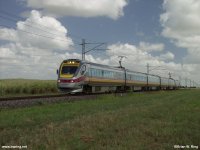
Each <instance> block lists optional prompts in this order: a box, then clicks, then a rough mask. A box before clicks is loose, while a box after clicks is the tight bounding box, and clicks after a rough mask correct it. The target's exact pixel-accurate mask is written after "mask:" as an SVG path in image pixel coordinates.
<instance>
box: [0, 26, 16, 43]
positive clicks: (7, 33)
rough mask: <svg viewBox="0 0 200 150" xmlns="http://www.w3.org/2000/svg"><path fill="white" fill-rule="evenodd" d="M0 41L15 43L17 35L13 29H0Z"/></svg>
mask: <svg viewBox="0 0 200 150" xmlns="http://www.w3.org/2000/svg"><path fill="white" fill-rule="evenodd" d="M0 33H1V34H0V40H5V41H16V40H17V35H16V31H15V30H14V29H7V28H2V27H0Z"/></svg>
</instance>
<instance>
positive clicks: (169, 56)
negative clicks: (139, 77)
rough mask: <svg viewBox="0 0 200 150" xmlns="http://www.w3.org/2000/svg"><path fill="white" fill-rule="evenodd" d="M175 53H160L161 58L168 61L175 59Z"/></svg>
mask: <svg viewBox="0 0 200 150" xmlns="http://www.w3.org/2000/svg"><path fill="white" fill-rule="evenodd" d="M174 57H175V56H174V54H173V53H171V52H167V53H165V54H161V55H160V60H164V61H168V60H173V59H174Z"/></svg>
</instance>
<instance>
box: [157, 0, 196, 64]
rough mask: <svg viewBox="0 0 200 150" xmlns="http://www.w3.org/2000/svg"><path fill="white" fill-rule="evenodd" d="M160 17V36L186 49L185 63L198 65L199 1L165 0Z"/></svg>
mask: <svg viewBox="0 0 200 150" xmlns="http://www.w3.org/2000/svg"><path fill="white" fill-rule="evenodd" d="M163 8H164V11H165V12H164V13H163V14H161V16H160V21H161V24H162V26H163V31H162V35H163V36H165V37H167V38H170V39H171V40H172V41H173V43H175V44H176V46H178V47H182V48H186V49H187V51H188V55H187V56H186V58H185V59H184V60H185V62H186V63H191V64H192V63H194V64H196V63H198V64H200V45H199V43H200V1H198V0H165V1H164V3H163Z"/></svg>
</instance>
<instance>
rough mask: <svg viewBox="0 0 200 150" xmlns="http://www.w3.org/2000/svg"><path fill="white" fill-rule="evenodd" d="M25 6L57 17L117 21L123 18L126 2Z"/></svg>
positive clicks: (41, 0) (43, 1) (64, 0)
mask: <svg viewBox="0 0 200 150" xmlns="http://www.w3.org/2000/svg"><path fill="white" fill-rule="evenodd" d="M26 1H27V6H28V7H31V8H36V9H43V10H44V12H46V13H49V14H53V15H58V16H78V17H98V16H106V17H109V18H112V19H117V18H119V17H120V16H123V8H124V7H125V6H126V5H127V0H84V1H83V0H56V1H55V0H48V1H47V0H26Z"/></svg>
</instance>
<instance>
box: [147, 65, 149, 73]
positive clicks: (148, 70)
mask: <svg viewBox="0 0 200 150" xmlns="http://www.w3.org/2000/svg"><path fill="white" fill-rule="evenodd" d="M147 74H149V63H147Z"/></svg>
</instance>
